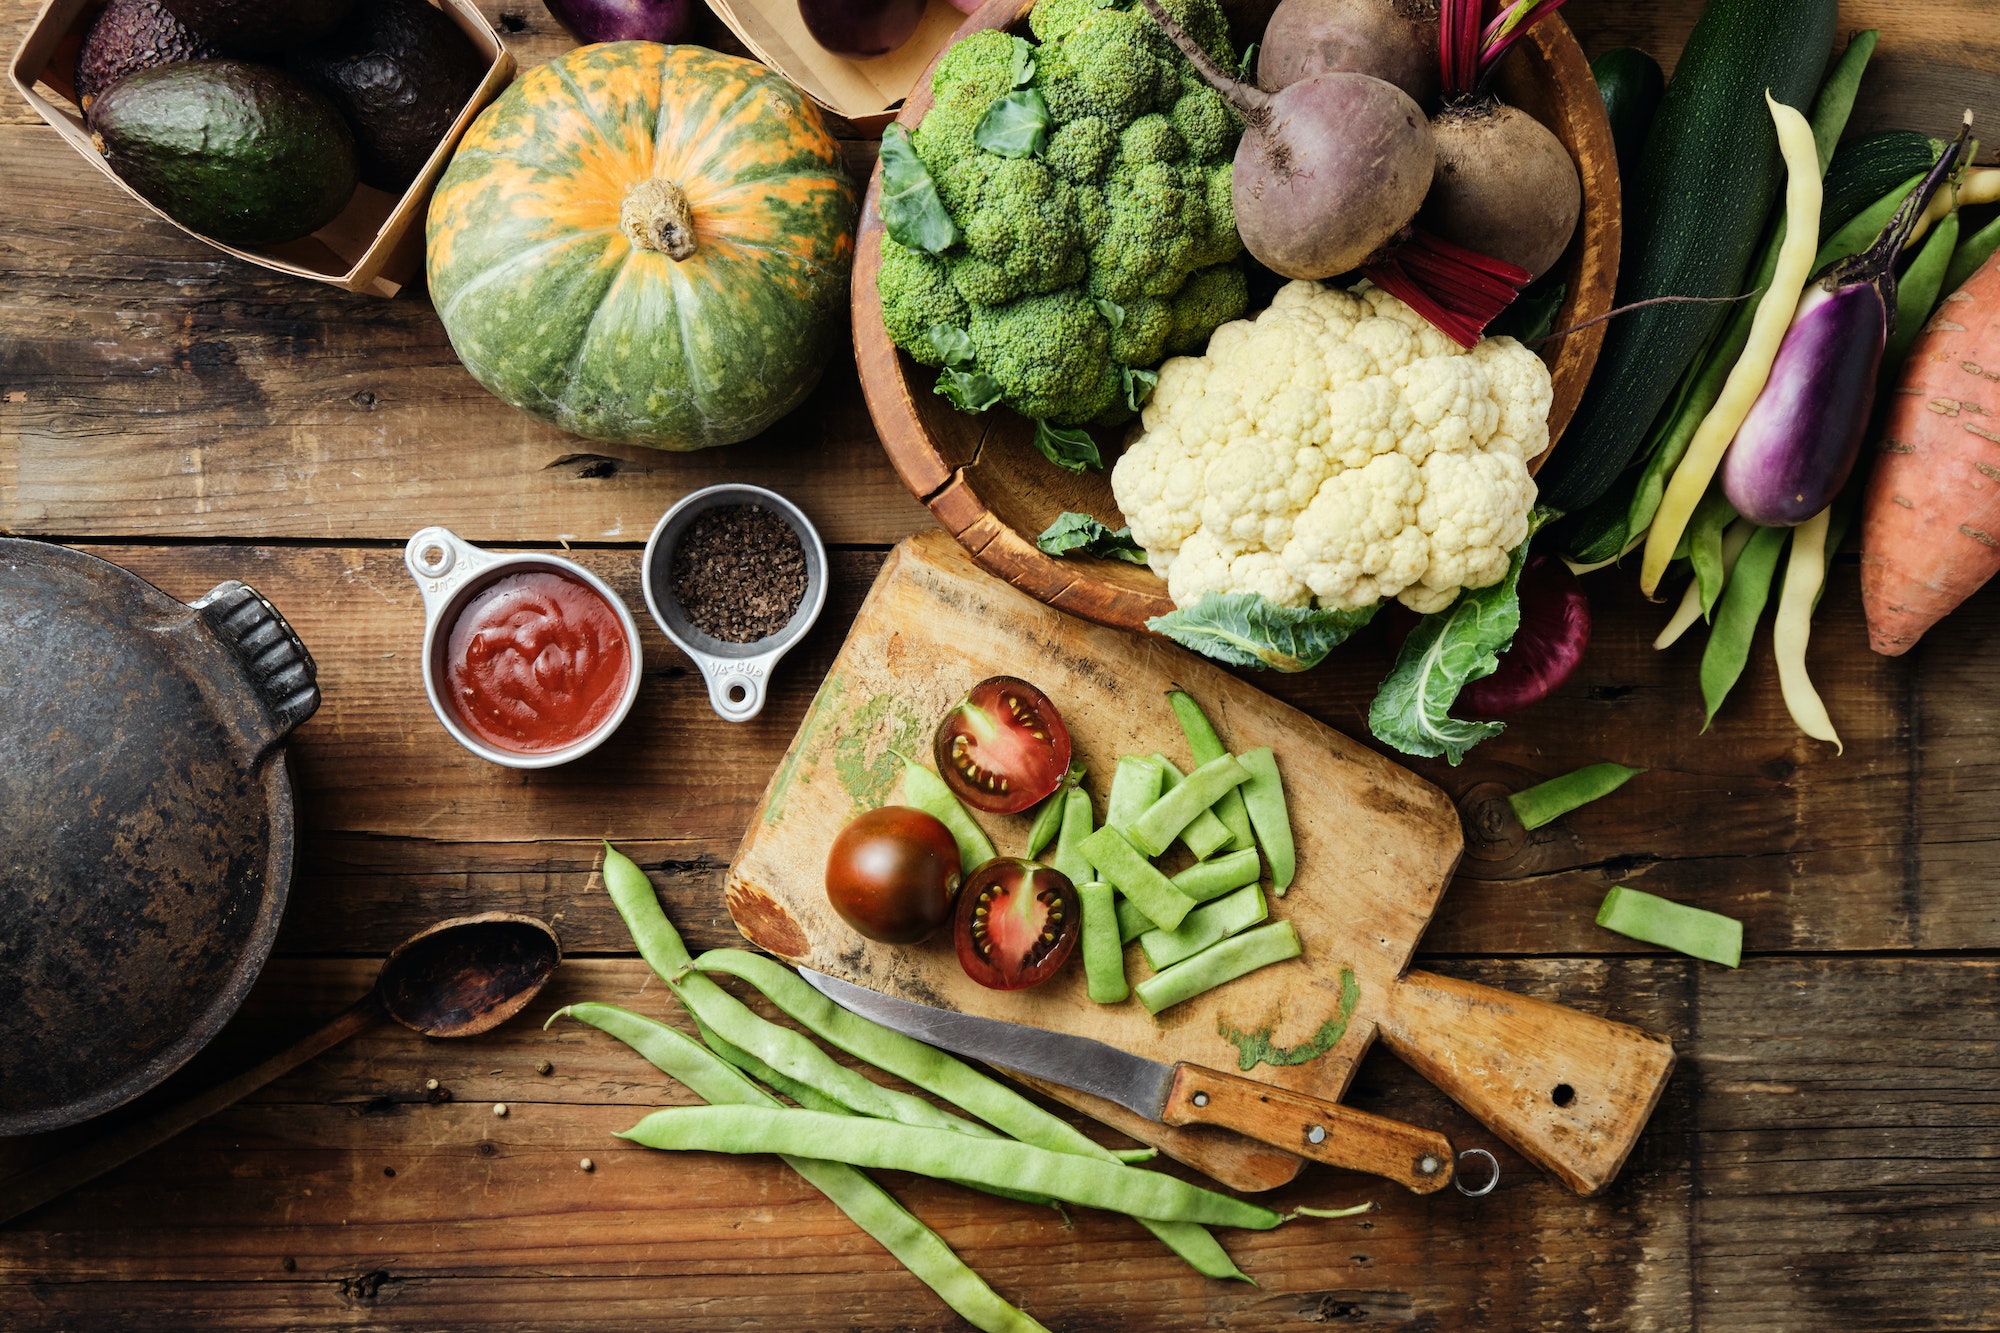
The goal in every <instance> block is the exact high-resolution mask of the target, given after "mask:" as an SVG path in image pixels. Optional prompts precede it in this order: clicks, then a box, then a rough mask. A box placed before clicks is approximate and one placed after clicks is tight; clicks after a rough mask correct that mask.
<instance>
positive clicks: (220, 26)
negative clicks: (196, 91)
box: [163, 0, 354, 56]
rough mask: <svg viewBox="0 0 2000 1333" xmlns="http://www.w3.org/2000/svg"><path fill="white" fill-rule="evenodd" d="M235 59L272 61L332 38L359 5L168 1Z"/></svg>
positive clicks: (290, 0) (310, 0)
mask: <svg viewBox="0 0 2000 1333" xmlns="http://www.w3.org/2000/svg"><path fill="white" fill-rule="evenodd" d="M163 3H165V5H166V7H167V8H168V9H170V10H172V11H173V13H174V16H175V17H176V18H178V19H179V20H180V21H181V22H183V23H185V24H187V25H188V27H190V28H192V29H194V30H195V31H196V32H198V33H200V34H201V35H202V36H204V37H206V38H208V40H209V41H211V42H214V43H215V44H216V45H217V46H219V47H221V48H222V49H223V50H224V51H227V52H228V53H229V54H231V55H240V56H267V55H273V54H275V53H277V52H279V51H289V50H291V49H292V48H293V47H295V46H304V45H305V44H306V43H308V42H317V41H321V40H323V39H325V38H328V37H331V36H332V35H333V34H334V32H335V30H336V29H338V28H339V27H340V25H341V23H342V21H343V20H345V19H346V18H347V16H348V14H349V13H350V12H351V11H352V10H353V8H354V0H163Z"/></svg>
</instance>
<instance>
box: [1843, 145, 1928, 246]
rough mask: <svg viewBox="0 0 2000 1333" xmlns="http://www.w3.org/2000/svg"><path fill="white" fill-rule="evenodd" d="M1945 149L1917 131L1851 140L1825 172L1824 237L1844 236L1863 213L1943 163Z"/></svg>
mask: <svg viewBox="0 0 2000 1333" xmlns="http://www.w3.org/2000/svg"><path fill="white" fill-rule="evenodd" d="M1943 150H1944V145H1943V144H1942V143H1939V142H1938V141H1937V140H1936V139H1932V138H1929V137H1927V136H1925V135H1922V134H1918V133H1917V132H1916V131H1915V130H1884V131H1882V132H1881V133H1880V134H1867V135H1863V136H1862V137H1861V138H1859V139H1849V140H1847V141H1846V142H1845V143H1842V144H1841V145H1840V146H1839V147H1838V148H1836V149H1834V150H1833V161H1832V163H1830V164H1829V165H1828V166H1827V169H1826V186H1825V188H1826V197H1825V199H1824V200H1823V202H1821V204H1820V209H1819V238H1820V240H1822V241H1824V240H1826V238H1827V237H1829V236H1831V235H1833V234H1834V233H1835V232H1836V231H1839V230H1840V229H1841V228H1842V227H1844V226H1846V225H1847V224H1848V223H1849V222H1851V221H1853V220H1854V218H1855V217H1856V216H1857V215H1859V214H1860V212H1861V210H1862V209H1864V208H1866V207H1868V205H1870V204H1872V203H1874V202H1875V201H1876V200H1877V199H1880V198H1881V197H1882V196H1883V195H1885V194H1887V193H1889V191H1890V190H1891V189H1893V188H1894V187H1895V186H1897V185H1898V184H1900V183H1902V182H1903V181H1906V180H1908V179H1909V178H1910V177H1912V176H1921V175H1923V174H1924V173H1925V172H1927V171H1929V170H1930V169H1931V164H1932V163H1934V162H1936V161H1937V160H1938V154H1939V153H1940V152H1942V151H1943Z"/></svg>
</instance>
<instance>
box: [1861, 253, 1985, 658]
mask: <svg viewBox="0 0 2000 1333" xmlns="http://www.w3.org/2000/svg"><path fill="white" fill-rule="evenodd" d="M1996 572H2000V254H1995V255H1994V257H1993V258H1991V259H1988V260H1987V261H1986V262H1985V263H1984V264H1982V265H1980V267H1979V269H1978V271H1976V272H1975V273H1974V274H1973V275H1972V276H1971V277H1970V278H1969V279H1967V280H1966V283H1965V285H1964V286H1963V287H1960V288H1959V289H1958V290H1957V291H1955V292H1953V293H1952V294H1951V295H1949V296H1947V297H1945V299H1944V300H1943V302H1942V303H1940V304H1939V306H1938V308H1937V312H1936V313H1935V314H1933V315H1932V316H1931V318H1930V322H1929V323H1928V324H1926V325H1925V326H1924V331H1923V333H1922V334H1921V335H1920V336H1919V337H1918V339H1917V341H1916V345H1915V346H1913V347H1912V348H1911V349H1910V356H1909V359H1908V360H1907V361H1905V362H1904V363H1903V372H1902V377H1901V380H1900V381H1899V383H1898V384H1897V386H1896V392H1895V396H1894V397H1893V398H1892V399H1891V400H1890V404H1889V414H1888V420H1887V422H1886V424H1885V427H1884V430H1883V438H1882V455H1881V457H1880V459H1878V460H1877V461H1876V464H1875V474H1874V476H1873V477H1871V478H1870V479H1869V482H1868V497H1867V501H1866V503H1865V505H1864V507H1863V509H1862V515H1861V603H1862V606H1863V607H1864V608H1865V609H1866V611H1867V613H1868V642H1869V644H1870V646H1872V647H1873V648H1874V649H1875V651H1876V652H1878V653H1882V654H1884V655H1885V656H1889V657H1895V656H1897V655H1899V654H1902V653H1906V652H1908V651H1909V649H1910V645H1911V644H1913V643H1915V642H1916V641H1917V640H1918V639H1919V638H1922V637H1923V634H1924V631H1925V630H1928V629H1929V628H1930V627H1931V626H1932V625H1935V624H1937V622H1938V621H1940V620H1942V619H1943V618H1944V617H1945V616H1946V615H1947V614H1949V613H1950V612H1951V611H1952V610H1953V608H1955V607H1957V606H1958V604H1959V603H1960V602H1963V601H1964V600H1965V599H1966V598H1968V597H1970V596H1971V595H1972V594H1973V593H1974V592H1977V591H1978V590H1979V588H1980V586H1981V585H1982V584H1984V583H1985V582H1986V581H1987V580H1988V579H1990V578H1992V577H1993V575H1994V574H1995V573H1996Z"/></svg>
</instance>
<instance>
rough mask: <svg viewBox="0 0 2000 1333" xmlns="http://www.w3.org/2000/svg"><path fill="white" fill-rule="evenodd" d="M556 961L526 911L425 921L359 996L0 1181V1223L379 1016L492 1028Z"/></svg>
mask: <svg viewBox="0 0 2000 1333" xmlns="http://www.w3.org/2000/svg"><path fill="white" fill-rule="evenodd" d="M561 961H562V946H561V945H560V944H558V943H557V941H556V933H555V932H554V931H553V930H551V929H549V927H548V926H547V925H546V924H544V923H543V922H540V921H537V920H536V919H535V918H533V917H531V916H516V915H514V914H513V913H511V912H487V913H484V914H483V915H480V916H461V917H454V918H453V919H451V920H449V921H440V922H438V923H437V924H436V925H434V926H429V927H426V928H425V929H423V930H420V931H418V932H417V933H416V934H415V935H412V936H411V937H410V938H409V939H407V940H404V941H403V942H402V943H401V944H399V945H397V946H396V948H395V951H394V952H393V953H391V954H390V955H389V956H388V957H387V958H386V959H384V960H383V962H382V970H381V971H380V972H379V973H377V974H376V977H375V984H374V986H372V987H371V988H370V989H369V991H368V993H367V994H366V995H364V996H362V997H361V998H360V999H359V1000H357V1001H355V1002H354V1004H353V1005H352V1006H350V1007H349V1008H348V1009H347V1010H346V1012H344V1013H342V1014H340V1015H339V1016H338V1017H336V1018H334V1019H333V1020H332V1021H331V1022H329V1023H328V1024H327V1025H326V1026H325V1027H323V1028H321V1029H320V1030H319V1031H317V1032H315V1033H313V1034H312V1035H311V1036H308V1037H304V1038H301V1039H300V1040H299V1041H297V1042H295V1043H293V1044H292V1045H291V1046H289V1047H287V1048H285V1049H284V1050H282V1051H280V1052H279V1053H278V1054H276V1055H274V1056H272V1057H271V1058H270V1059H268V1060H266V1061H264V1062H263V1063H262V1064H260V1065H257V1066H256V1067H254V1068H252V1069H247V1070H245V1071H244V1072H242V1073H241V1074H238V1075H237V1076H236V1077H235V1078H232V1079H229V1080H228V1081H227V1082H223V1083H218V1084H217V1085H215V1086H214V1087H212V1088H210V1089H209V1090H208V1091H207V1092H204V1093H202V1094H201V1095H200V1096H198V1097H195V1098H192V1099H190V1100H188V1101H185V1102H182V1103H181V1104H180V1105H179V1106H173V1107H168V1108H167V1109H166V1110H163V1111H159V1112H156V1113H155V1114H153V1115H150V1116H148V1117H146V1118H145V1119H143V1120H139V1121H137V1122H135V1123H133V1124H130V1125H127V1126H125V1127H124V1128H123V1129H120V1130H117V1131H115V1132H113V1133H110V1134H107V1135H106V1136H105V1137H103V1138H101V1139H98V1140H97V1141H96V1142H94V1143H91V1144H87V1145H85V1146H84V1147H82V1148H79V1149H77V1150H76V1151H75V1152H72V1153H69V1154H67V1155H66V1156H63V1157H58V1158H56V1159H55V1160H54V1161H52V1162H45V1163H43V1164H42V1165H41V1166H37V1167H32V1168H30V1169H29V1170H27V1171H24V1172H22V1173H21V1174H19V1175H17V1176H15V1177H14V1178H13V1179H11V1180H9V1181H7V1182H6V1184H5V1185H0V1224H5V1223H7V1222H10V1221H12V1220H13V1219H14V1218H17V1217H19V1216H20V1215H21V1214H23V1213H25V1212H27V1211H29V1210H30V1209H33V1208H39V1207H40V1206H41V1205H43V1204H45V1203H47V1202H49V1201H50V1200H51V1199H55V1198H57V1197H59V1196H61V1195H63V1194H67V1193H68V1192H69V1191H70V1190H72V1189H74V1188H76V1187H77V1186H78V1185H81V1184H83V1183H84V1182H86V1181H90V1180H95V1179H96V1178H97V1177H98V1176H101V1175H103V1174H104V1173H105V1172H106V1171H109V1170H110V1169H111V1168H112V1167H114V1166H122V1165H123V1164H125V1163H126V1162H129V1161H131V1160H132V1159H133V1158H134V1157H137V1156H138V1155H139V1154H141V1153H143V1152H145V1151H146V1150H147V1149H149V1148H154V1147H157V1146H159V1145H160V1144H162V1143H165V1142H166V1141H167V1140H168V1139H170V1138H172V1137H174V1136H175V1135H176V1134H178V1133H180V1132H181V1131H182V1130H184V1129H186V1128H188V1127H189V1126H190V1125H193V1124H196V1123H197V1122H199V1121H202V1120H206V1119H207V1118H208V1117H209V1116H211V1115H214V1114H215V1113H216V1112H217V1111H220V1110H222V1109H223V1108H224V1107H226V1106H233V1105H235V1104H236V1103H237V1102H239V1101H241V1100H242V1099H243V1098H245V1097H247V1096H249V1095H250V1094H251V1093H253V1092H255V1091H257V1089H259V1088H261V1087H263V1086H264V1085H265V1084H266V1083H269V1082H271V1081H272V1080H273V1079H275V1078H277V1077H279V1076H280V1075H281V1074H288V1073H290V1072H291V1071H292V1070H294V1069H296V1068H298V1067H299V1066H300V1065H302V1064H304V1063H305V1062H306V1061H308V1060H310V1059H312V1058H313V1057H314V1056H316V1055H319V1054H322V1053H323V1052H326V1051H329V1050H331V1049H333V1048H334V1047H335V1046H338V1045H340V1043H342V1042H344V1041H346V1040H347V1039H348V1038H349V1037H352V1036H353V1035H355V1034H356V1033H357V1032H362V1031H365V1030H366V1029H368V1028H371V1027H374V1026H375V1025H376V1024H377V1023H379V1022H381V1021H382V1020H383V1019H384V1018H393V1019H394V1020H396V1021H397V1022H398V1023H401V1024H402V1025H403V1026H404V1027H406V1028H409V1029H410V1030H412V1031H414V1032H421V1033H423V1034H424V1035H425V1036H426V1037H476V1036H478V1035H479V1034H480V1033H482V1032H491V1031H492V1030H493V1029H494V1028H496V1027H499V1026H500V1025H501V1024H502V1023H504V1022H506V1021H507V1020H508V1019H510V1018H512V1017H513V1016H514V1015H515V1014H518V1013H520V1012H521V1010H522V1009H524V1008H526V1007H527V1004H528V1001H530V1000H532V999H534V998H535V994H536V992H538V991H540V990H541V988H542V987H543V986H544V985H545V984H547V982H548V979H549V976H550V974H551V973H553V972H554V971H555V970H556V965H557V964H558V963H560V962H561Z"/></svg>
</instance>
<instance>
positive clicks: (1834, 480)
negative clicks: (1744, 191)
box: [1722, 112, 1972, 528]
mask: <svg viewBox="0 0 2000 1333" xmlns="http://www.w3.org/2000/svg"><path fill="white" fill-rule="evenodd" d="M1971 124H1972V117H1971V113H1970V112H1968V113H1966V124H1965V127H1964V128H1962V129H1961V130H1960V131H1959V135H1958V139H1957V141H1956V142H1954V143H1953V144H1951V146H1950V147H1948V148H1946V149H1945V150H1944V152H1943V154H1942V155H1940V156H1939V158H1938V160H1937V165H1935V166H1933V167H1932V168H1931V170H1930V174H1929V175H1927V176H1925V177H1924V179H1923V183H1922V184H1920V185H1918V186H1917V188H1916V189H1914V190H1912V191H1911V192H1910V196H1909V198H1907V199H1905V200H1904V201H1903V204H1902V206H1901V207H1900V208H1898V209H1897V210H1896V215H1895V216H1894V217H1893V218H1891V219H1890V220H1889V225H1888V226H1886V227H1884V228H1883V229H1882V234H1881V235H1880V236H1879V237H1877V238H1876V239H1875V242H1874V244H1872V245H1870V246H1869V247H1868V248H1867V249H1866V250H1864V251H1862V252H1861V253H1860V254H1858V255H1855V256H1854V257H1853V258H1851V259H1848V260H1846V261H1844V262H1842V263H1840V264H1837V265H1835V266H1834V267H1833V268H1832V269H1831V270H1829V271H1828V273H1827V275H1826V276H1825V277H1823V278H1821V279H1820V280H1819V281H1818V282H1816V283H1814V284H1813V285H1812V286H1810V287H1808V288H1807V289H1806V292H1805V295H1803V296H1801V297H1800V298H1799V307H1798V310H1797V312H1796V313H1794V314H1793V316H1792V322H1791V325H1790V326H1789V327H1788V328H1786V330H1785V337H1784V341H1783V342H1781V343H1780V344H1779V345H1778V354H1777V356H1776V358H1775V359H1774V360H1773V361H1772V363H1771V374H1770V377H1769V378H1768V379H1767V380H1765V382H1764V389H1763V392H1761V393H1760V394H1758V395H1757V401H1756V402H1755V403H1753V404H1751V407H1750V411H1749V413H1748V415H1746V416H1745V417H1744V419H1743V425H1742V427H1741V428H1740V429H1739V430H1738V431H1737V432H1736V438H1735V440H1733V441H1732V442H1731V443H1730V445H1729V452H1728V453H1726V454H1724V455H1723V457H1722V493H1723V494H1724V495H1726V496H1727V497H1728V498H1729V503H1730V504H1732V505H1734V506H1736V512H1737V513H1739V514H1741V515H1742V516H1743V517H1745V518H1747V519H1749V520H1750V521H1751V522H1752V523H1755V524H1757V525H1759V526H1760V527H1767V528H1789V527H1796V526H1797V525H1798V524H1800V523H1803V522H1805V521H1806V520H1807V519H1809V518H1811V517H1812V516H1813V515H1814V514H1817V513H1818V512H1819V511H1820V510H1822V509H1824V508H1826V507H1827V506H1828V505H1829V504H1831V503H1833V498H1834V496H1836V495H1838V494H1840V488H1841V487H1843V486H1845V485H1846V484H1847V478H1848V476H1849V474H1851V473H1852V472H1853V471H1854V464H1855V460H1856V459H1858V458H1859V457H1860V456H1861V440H1862V437H1863V436H1864V435H1866V434H1867V432H1868V423H1869V418H1870V416H1871V414H1872V413H1873V412H1874V410H1875V382H1876V378H1877V376H1878V375H1879V374H1880V372H1881V368H1882V350H1883V348H1884V347H1885V346H1887V344H1888V339H1889V334H1890V333H1891V332H1893V331H1894V330H1895V327H1896V260H1897V257H1898V256H1900V255H1901V254H1902V253H1903V247H1904V246H1905V245H1907V244H1909V240H1910V233H1911V231H1912V230H1913V229H1914V228H1915V227H1916V225H1917V218H1918V217H1919V216H1921V215H1922V213H1923V211H1924V209H1925V208H1926V207H1927V206H1928V205H1929V204H1930V201H1931V196H1932V195H1934V194H1936V193H1937V191H1938V188H1939V187H1940V186H1942V185H1943V184H1944V182H1945V180H1946V178H1948V177H1949V176H1950V175H1951V173H1952V171H1953V170H1954V169H1955V168H1956V166H1957V164H1958V161H1959V158H1960V157H1961V155H1963V153H1964V152H1965V148H1966V141H1967V137H1968V135H1969V134H1970V132H1971Z"/></svg>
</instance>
